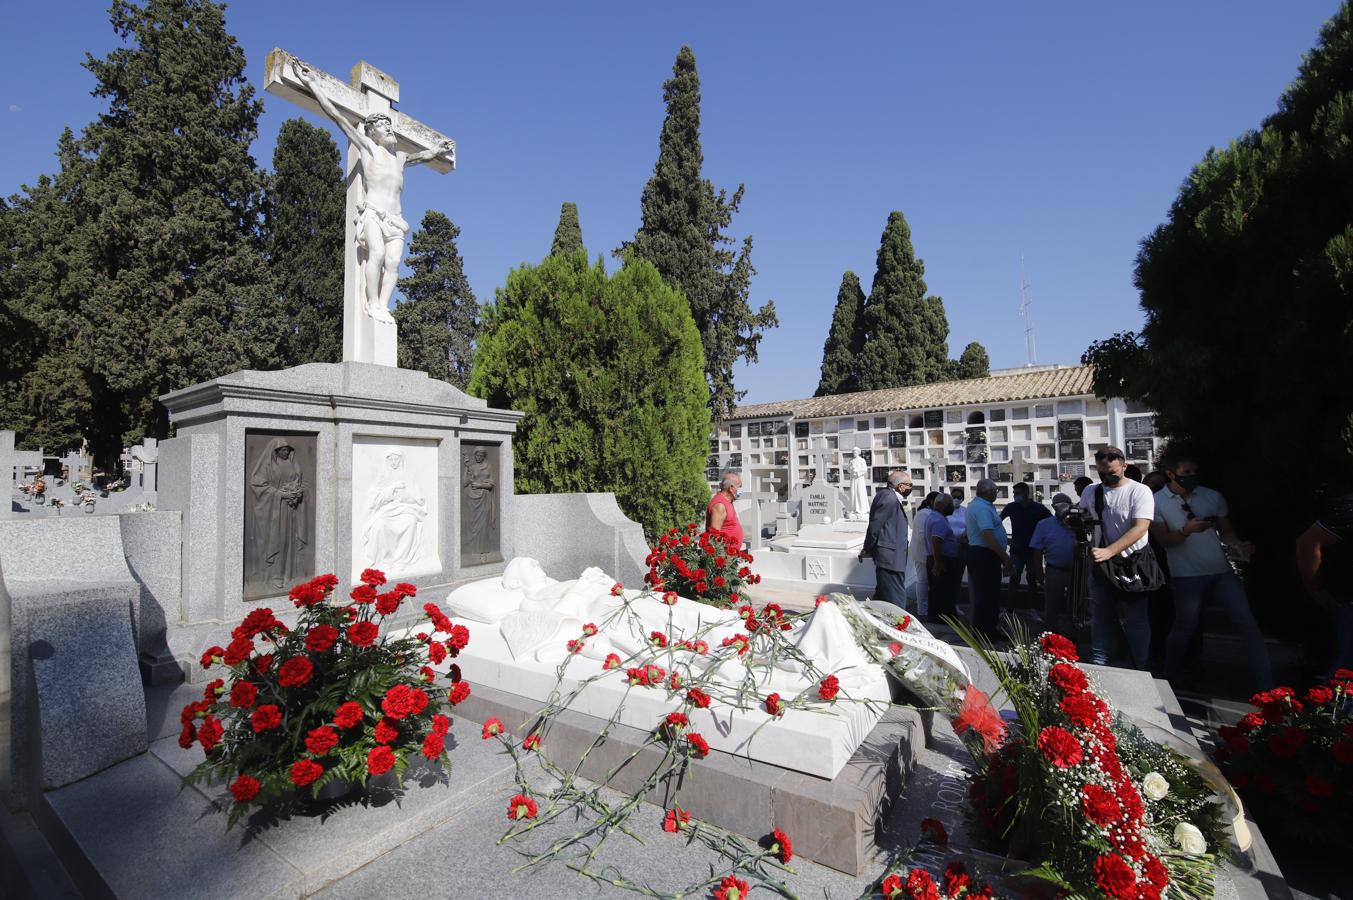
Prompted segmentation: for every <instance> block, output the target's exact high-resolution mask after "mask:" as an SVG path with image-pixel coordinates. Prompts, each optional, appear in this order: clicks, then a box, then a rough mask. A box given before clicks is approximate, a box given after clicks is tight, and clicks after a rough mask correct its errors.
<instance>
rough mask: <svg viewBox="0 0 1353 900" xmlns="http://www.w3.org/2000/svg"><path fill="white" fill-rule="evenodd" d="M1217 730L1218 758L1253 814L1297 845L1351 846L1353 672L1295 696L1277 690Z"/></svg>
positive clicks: (1256, 698)
mask: <svg viewBox="0 0 1353 900" xmlns="http://www.w3.org/2000/svg"><path fill="white" fill-rule="evenodd" d="M1250 705H1252V706H1253V707H1254V708H1255V710H1256V711H1255V712H1251V713H1247V714H1246V715H1244V716H1243V717H1242V718H1241V719H1240V721H1239V722H1238V723H1236V724H1235V725H1223V726H1222V727H1221V728H1219V729H1217V732H1218V737H1219V738H1220V742H1221V746H1219V747H1218V748H1217V749H1216V751H1215V752H1214V754H1213V758H1214V759H1216V761H1217V764H1218V765H1219V766H1221V769H1222V771H1223V772H1225V773H1226V776H1227V778H1229V779H1230V781H1231V784H1232V785H1234V786H1235V788H1236V790H1237V791H1239V792H1240V793H1241V795H1242V796H1243V797H1244V798H1245V802H1246V803H1247V804H1248V805H1249V806H1250V807H1251V808H1252V809H1253V810H1254V812H1255V815H1256V816H1257V817H1258V818H1259V819H1260V820H1261V821H1263V822H1264V823H1265V827H1268V823H1273V825H1274V827H1275V828H1277V829H1280V830H1281V831H1282V832H1284V833H1286V834H1287V835H1289V836H1290V837H1292V838H1294V839H1297V840H1299V841H1302V842H1305V843H1311V844H1317V845H1324V846H1326V847H1332V848H1340V847H1342V848H1349V847H1353V805H1350V804H1349V802H1348V798H1349V797H1353V671H1350V670H1348V669H1340V670H1339V671H1337V672H1336V673H1335V676H1334V678H1332V679H1330V681H1329V682H1328V683H1326V684H1324V685H1317V686H1315V687H1313V688H1311V689H1310V690H1308V691H1306V693H1305V694H1302V695H1300V696H1298V695H1297V693H1296V691H1294V690H1292V688H1290V687H1277V688H1274V689H1273V690H1271V691H1264V692H1262V693H1259V694H1255V695H1254V696H1253V697H1251V698H1250Z"/></svg>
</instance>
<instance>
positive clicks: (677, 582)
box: [644, 522, 761, 609]
mask: <svg viewBox="0 0 1353 900" xmlns="http://www.w3.org/2000/svg"><path fill="white" fill-rule="evenodd" d="M645 562H646V563H647V564H648V574H646V575H645V576H644V583H645V584H647V585H648V587H649V589H650V590H652V591H654V592H655V593H659V594H661V593H663V592H666V591H675V592H676V593H677V594H679V595H681V596H682V597H689V598H690V599H692V600H697V601H699V602H701V603H707V604H709V605H710V606H718V607H721V608H724V609H731V608H734V607H737V606H738V605H740V604H741V603H743V602H745V600H746V598H745V597H744V596H743V595H742V591H743V589H744V587H745V586H746V585H749V584H756V583H758V582H759V581H761V576H760V575H753V574H752V569H751V565H752V555H751V554H750V553H747V552H745V551H744V550H743V549H742V547H741V545H740V544H738V543H737V542H736V541H733V540H730V539H729V538H727V537H726V536H725V535H722V534H719V533H718V532H717V531H699V530H698V527H697V526H696V524H695V523H694V522H692V523H690V524H689V525H687V526H686V527H685V528H684V529H681V528H673V529H671V530H670V531H668V532H667V533H666V534H663V535H660V536H659V537H658V546H657V547H655V548H654V549H653V550H652V552H650V553H649V554H648V558H647V559H646V560H645Z"/></svg>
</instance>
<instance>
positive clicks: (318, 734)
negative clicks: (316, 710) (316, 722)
mask: <svg viewBox="0 0 1353 900" xmlns="http://www.w3.org/2000/svg"><path fill="white" fill-rule="evenodd" d="M337 745H338V732H337V731H334V730H333V729H332V728H330V727H328V726H327V725H324V726H320V727H319V728H315V729H312V730H311V731H310V733H309V734H307V735H306V736H305V749H307V750H309V751H310V752H311V753H313V754H315V755H316V756H323V755H324V754H326V753H328V752H329V751H330V750H332V749H333V748H334V747H335V746H337Z"/></svg>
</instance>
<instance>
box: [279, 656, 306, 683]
mask: <svg viewBox="0 0 1353 900" xmlns="http://www.w3.org/2000/svg"><path fill="white" fill-rule="evenodd" d="M314 672H315V666H314V664H313V663H312V662H310V660H309V659H308V658H307V657H304V656H293V657H292V658H291V659H289V660H287V661H286V662H284V663H282V665H281V667H280V668H278V670H277V683H278V684H280V685H281V686H282V687H300V686H301V685H303V684H305V683H306V682H307V681H309V680H310V676H311V675H313V674H314Z"/></svg>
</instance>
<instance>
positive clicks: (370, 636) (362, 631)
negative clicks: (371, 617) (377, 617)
mask: <svg viewBox="0 0 1353 900" xmlns="http://www.w3.org/2000/svg"><path fill="white" fill-rule="evenodd" d="M379 633H380V629H378V628H377V627H376V623H375V622H358V623H356V624H354V625H350V626H349V627H348V640H350V641H352V643H353V645H354V646H357V647H370V646H371V645H372V644H374V643H376V636H377V635H378V634H379Z"/></svg>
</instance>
